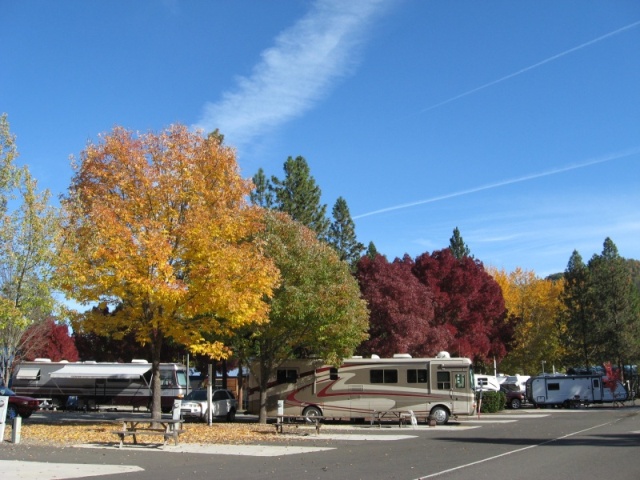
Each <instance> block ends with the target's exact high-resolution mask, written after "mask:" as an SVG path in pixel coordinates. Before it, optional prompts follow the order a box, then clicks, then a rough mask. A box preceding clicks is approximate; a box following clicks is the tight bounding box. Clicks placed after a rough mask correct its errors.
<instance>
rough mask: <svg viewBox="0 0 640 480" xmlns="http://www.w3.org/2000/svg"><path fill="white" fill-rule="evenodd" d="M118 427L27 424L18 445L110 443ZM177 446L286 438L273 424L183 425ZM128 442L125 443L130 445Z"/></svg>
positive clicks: (8, 428) (6, 436) (155, 439)
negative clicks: (276, 430) (277, 431)
mask: <svg viewBox="0 0 640 480" xmlns="http://www.w3.org/2000/svg"><path fill="white" fill-rule="evenodd" d="M119 428H120V424H116V423H112V422H105V423H92V424H90V425H86V424H65V425H59V424H56V425H51V424H28V423H23V424H22V428H21V430H20V443H25V444H31V445H55V446H65V445H77V444H85V443H104V444H111V443H116V442H119V441H120V440H119V438H118V436H117V435H115V434H114V433H112V432H114V431H117V430H118V429H119ZM182 429H183V433H182V434H181V435H180V443H223V444H231V445H238V444H246V443H259V442H264V441H285V440H286V436H282V435H277V434H276V432H275V428H274V427H273V425H264V424H258V423H214V424H212V425H211V426H209V425H207V424H203V423H186V424H184V425H183V427H182ZM4 440H5V441H10V440H11V424H7V425H6V427H5V434H4ZM159 440H161V437H157V436H155V435H153V436H148V437H143V438H139V439H138V443H155V444H157V443H158V441H159ZM131 441H132V440H131V439H130V438H129V439H127V440H125V443H131Z"/></svg>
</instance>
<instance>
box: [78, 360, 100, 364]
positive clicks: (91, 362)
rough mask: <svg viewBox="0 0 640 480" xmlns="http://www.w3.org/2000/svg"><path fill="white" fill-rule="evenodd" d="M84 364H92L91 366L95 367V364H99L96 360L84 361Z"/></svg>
mask: <svg viewBox="0 0 640 480" xmlns="http://www.w3.org/2000/svg"><path fill="white" fill-rule="evenodd" d="M82 363H90V364H92V365H93V364H94V363H98V362H96V361H95V360H87V361H84V362H82Z"/></svg>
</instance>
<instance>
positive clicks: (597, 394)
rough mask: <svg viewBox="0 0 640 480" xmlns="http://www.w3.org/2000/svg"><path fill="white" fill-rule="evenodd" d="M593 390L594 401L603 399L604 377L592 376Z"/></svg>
mask: <svg viewBox="0 0 640 480" xmlns="http://www.w3.org/2000/svg"><path fill="white" fill-rule="evenodd" d="M591 390H592V394H593V401H594V402H601V401H602V379H601V378H596V377H594V378H592V379H591Z"/></svg>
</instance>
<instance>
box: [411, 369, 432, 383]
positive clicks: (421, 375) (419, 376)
mask: <svg viewBox="0 0 640 480" xmlns="http://www.w3.org/2000/svg"><path fill="white" fill-rule="evenodd" d="M428 377H429V376H428V372H427V369H426V368H419V369H409V370H407V383H427V378H428Z"/></svg>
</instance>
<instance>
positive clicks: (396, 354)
mask: <svg viewBox="0 0 640 480" xmlns="http://www.w3.org/2000/svg"><path fill="white" fill-rule="evenodd" d="M393 358H411V354H409V353H394V354H393Z"/></svg>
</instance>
